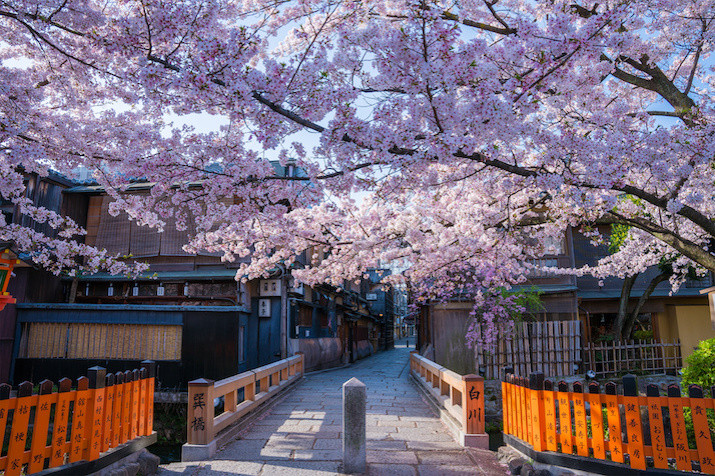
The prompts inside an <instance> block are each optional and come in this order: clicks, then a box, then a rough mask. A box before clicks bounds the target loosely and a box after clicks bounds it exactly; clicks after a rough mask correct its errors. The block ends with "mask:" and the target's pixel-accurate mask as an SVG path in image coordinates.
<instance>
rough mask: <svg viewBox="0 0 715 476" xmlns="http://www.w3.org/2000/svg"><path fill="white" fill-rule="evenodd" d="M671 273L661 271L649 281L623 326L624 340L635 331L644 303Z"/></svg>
mask: <svg viewBox="0 0 715 476" xmlns="http://www.w3.org/2000/svg"><path fill="white" fill-rule="evenodd" d="M671 274H672V273H660V274H659V275H658V276H656V277H655V278H653V279H651V280H650V283H648V287H647V288H646V289H645V291H644V292H643V294H642V295H641V297H640V298H639V299H638V303H636V307H635V308H633V310H632V311H631V312H630V313H629V315H628V318H627V319H626V322H625V324H624V327H623V334H622V335H621V338H622V339H623V340H627V339H628V338H630V336H631V332H633V325H634V324H635V323H636V320H637V319H638V314H640V312H641V309H642V308H643V305H644V304H645V303H646V301H647V300H648V298H650V295H651V294H653V291H655V288H656V286H658V285H659V284H660V283H662V282H663V281H665V280H666V279H669V278H670V276H671Z"/></svg>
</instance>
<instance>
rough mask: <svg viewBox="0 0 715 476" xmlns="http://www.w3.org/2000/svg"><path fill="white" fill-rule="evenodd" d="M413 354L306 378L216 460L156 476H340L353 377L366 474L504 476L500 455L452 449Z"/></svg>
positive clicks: (404, 351) (386, 355) (399, 349)
mask: <svg viewBox="0 0 715 476" xmlns="http://www.w3.org/2000/svg"><path fill="white" fill-rule="evenodd" d="M413 342H414V340H413ZM409 350H410V349H408V348H407V347H406V346H405V345H404V341H403V342H402V343H398V344H397V345H396V347H395V349H394V350H391V351H387V352H381V353H378V354H376V355H374V356H372V357H369V358H367V359H364V360H362V361H359V362H358V363H356V364H354V365H352V366H349V367H346V368H343V369H338V370H332V371H327V372H322V373H316V374H312V375H311V374H309V375H308V376H307V377H306V378H305V379H304V381H303V382H302V383H300V384H298V386H297V387H296V388H295V389H294V390H292V391H291V392H290V394H289V395H288V396H287V397H286V398H285V399H284V400H283V401H281V402H279V403H278V404H276V405H275V406H274V407H273V408H272V409H271V410H270V411H269V412H268V413H267V414H265V415H264V416H263V418H262V419H261V420H260V421H257V422H256V423H255V424H254V425H253V426H252V427H251V428H250V429H249V430H247V431H246V432H244V434H243V435H241V437H240V438H239V439H237V440H235V441H233V442H231V443H229V444H228V445H226V446H225V447H224V448H223V449H221V450H219V451H218V452H217V454H216V456H215V457H214V459H212V460H211V461H205V462H191V463H172V464H168V465H164V466H162V468H161V471H160V473H159V474H161V475H163V476H170V475H191V476H209V475H239V474H240V475H282V474H285V475H304V474H305V475H328V474H342V473H341V472H340V466H341V460H342V440H341V439H340V437H341V425H342V410H341V401H342V390H341V386H342V384H343V383H344V382H346V381H347V380H349V379H350V378H351V377H357V378H358V379H360V380H361V381H362V382H363V383H364V384H365V385H366V386H367V439H368V442H367V462H368V473H367V474H371V475H372V474H380V475H382V474H384V475H420V476H426V475H435V476H436V475H505V474H507V469H506V467H504V466H501V465H499V463H498V462H497V460H496V454H495V453H493V452H490V451H486V450H475V449H464V448H462V447H460V446H459V445H458V444H457V443H456V442H455V440H454V439H453V437H452V435H451V433H450V432H449V431H448V430H447V428H446V427H445V426H444V424H443V423H442V422H441V421H440V420H439V418H438V417H437V416H436V415H435V414H434V413H433V411H432V410H431V408H430V407H429V406H428V404H427V403H426V402H425V401H424V400H423V399H422V397H421V395H420V394H419V393H418V391H417V390H416V388H415V386H414V384H413V383H412V382H411V379H410V377H409V375H408V374H409V365H408V362H409Z"/></svg>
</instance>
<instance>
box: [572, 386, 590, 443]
mask: <svg viewBox="0 0 715 476" xmlns="http://www.w3.org/2000/svg"><path fill="white" fill-rule="evenodd" d="M585 396H586V395H585V394H584V393H583V384H582V383H581V382H574V383H573V416H574V426H575V427H576V428H575V437H576V438H575V439H576V453H577V454H578V455H579V456H588V429H587V427H586V402H585Z"/></svg>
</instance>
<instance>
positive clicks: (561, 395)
mask: <svg viewBox="0 0 715 476" xmlns="http://www.w3.org/2000/svg"><path fill="white" fill-rule="evenodd" d="M558 389H559V392H558V393H557V394H556V399H557V400H558V402H559V428H560V433H561V452H562V453H565V454H567V455H571V454H573V437H572V431H571V399H570V398H569V385H568V384H567V383H566V382H564V381H563V380H561V381H560V382H559V383H558Z"/></svg>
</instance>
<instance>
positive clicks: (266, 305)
mask: <svg viewBox="0 0 715 476" xmlns="http://www.w3.org/2000/svg"><path fill="white" fill-rule="evenodd" d="M258 317H271V300H270V299H259V300H258Z"/></svg>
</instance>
